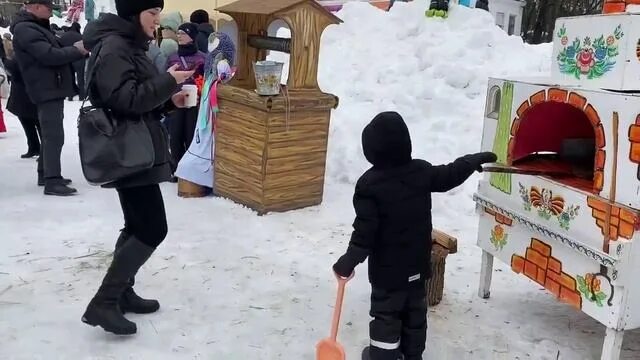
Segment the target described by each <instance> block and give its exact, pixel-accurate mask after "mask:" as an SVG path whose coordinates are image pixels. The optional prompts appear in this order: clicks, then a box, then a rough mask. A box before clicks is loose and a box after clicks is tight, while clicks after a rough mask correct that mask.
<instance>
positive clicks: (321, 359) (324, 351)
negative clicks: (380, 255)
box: [316, 274, 353, 360]
mask: <svg viewBox="0 0 640 360" xmlns="http://www.w3.org/2000/svg"><path fill="white" fill-rule="evenodd" d="M336 277H337V279H338V296H337V298H336V307H335V308H334V309H333V320H332V322H331V336H330V337H329V338H327V339H322V340H320V342H319V343H318V345H316V360H345V359H346V355H345V353H344V348H343V347H342V345H340V344H339V343H338V341H337V339H338V325H340V315H341V314H342V300H343V299H344V288H345V286H346V285H347V282H348V281H349V280H351V279H352V278H353V274H352V275H351V276H350V277H349V278H348V279H345V278H342V277H340V276H337V275H336Z"/></svg>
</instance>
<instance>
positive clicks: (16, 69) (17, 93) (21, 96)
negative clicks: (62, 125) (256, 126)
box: [4, 59, 38, 119]
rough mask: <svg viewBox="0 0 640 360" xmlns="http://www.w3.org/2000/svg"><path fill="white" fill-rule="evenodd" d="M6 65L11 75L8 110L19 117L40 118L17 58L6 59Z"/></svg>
mask: <svg viewBox="0 0 640 360" xmlns="http://www.w3.org/2000/svg"><path fill="white" fill-rule="evenodd" d="M4 66H5V68H6V69H7V72H8V73H9V75H10V76H11V92H10V93H9V100H7V110H9V111H10V112H11V113H12V114H13V115H15V116H17V117H19V118H26V119H38V109H37V108H36V105H35V104H34V103H33V102H32V101H31V99H30V98H29V95H28V94H27V88H26V86H25V84H24V79H23V78H22V73H21V72H20V66H18V63H17V62H16V61H15V59H6V60H5V62H4Z"/></svg>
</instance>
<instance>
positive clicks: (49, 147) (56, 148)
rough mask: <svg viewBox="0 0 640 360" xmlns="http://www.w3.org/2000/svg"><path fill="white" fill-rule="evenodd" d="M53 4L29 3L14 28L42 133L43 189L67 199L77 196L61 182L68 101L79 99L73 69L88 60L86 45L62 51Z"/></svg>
mask: <svg viewBox="0 0 640 360" xmlns="http://www.w3.org/2000/svg"><path fill="white" fill-rule="evenodd" d="M52 12H53V3H52V2H51V0H27V1H26V2H25V6H24V10H21V11H20V12H19V13H18V14H17V15H16V17H15V19H14V23H13V24H12V25H11V28H10V30H11V33H13V50H14V52H15V57H16V60H17V62H18V65H19V66H20V72H21V73H22V77H23V78H24V83H25V84H26V87H27V94H29V98H30V99H31V101H32V102H33V103H35V104H36V105H37V108H38V121H39V122H40V129H41V131H42V147H41V156H40V157H39V158H38V185H40V186H44V193H45V194H46V195H57V196H68V195H73V194H75V193H76V192H77V191H76V190H75V189H73V188H71V187H69V186H68V185H69V184H70V182H71V181H70V180H68V179H64V178H63V177H62V171H61V166H60V154H61V152H62V146H63V145H64V126H63V120H64V99H65V98H66V97H69V96H72V95H73V94H74V86H73V78H72V73H71V64H72V63H73V62H75V61H77V60H80V59H82V58H84V56H85V54H87V51H86V50H85V49H84V47H83V46H82V43H76V44H74V46H70V47H63V46H61V45H60V43H59V42H58V39H57V38H56V36H55V35H54V34H53V32H52V31H51V26H50V25H49V18H50V17H51V14H52Z"/></svg>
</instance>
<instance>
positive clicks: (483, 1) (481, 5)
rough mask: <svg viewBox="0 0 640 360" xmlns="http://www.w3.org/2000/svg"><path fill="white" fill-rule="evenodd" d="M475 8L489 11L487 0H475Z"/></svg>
mask: <svg viewBox="0 0 640 360" xmlns="http://www.w3.org/2000/svg"><path fill="white" fill-rule="evenodd" d="M476 9H482V10H487V11H489V0H478V1H476Z"/></svg>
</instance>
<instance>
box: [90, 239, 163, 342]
mask: <svg viewBox="0 0 640 360" xmlns="http://www.w3.org/2000/svg"><path fill="white" fill-rule="evenodd" d="M154 250H155V249H154V248H152V247H150V246H147V245H146V244H144V243H142V242H141V241H140V240H138V239H137V238H136V237H135V236H129V238H128V239H127V241H126V242H125V243H124V244H123V245H122V247H121V248H120V249H119V250H118V251H117V252H116V253H115V254H114V256H113V261H112V262H111V266H109V270H107V275H105V277H104V280H103V281H102V285H100V288H99V289H98V292H97V293H96V295H95V296H94V297H93V299H92V300H91V302H90V303H89V306H87V310H86V311H85V313H84V315H83V316H82V322H84V323H86V324H89V325H91V326H100V327H101V328H103V329H104V330H105V331H107V332H111V333H114V334H116V335H132V334H135V333H136V331H137V327H136V324H135V323H133V322H131V321H129V320H127V319H126V318H125V317H124V316H123V315H122V312H121V311H120V305H119V303H120V299H121V297H122V295H123V294H124V292H125V290H126V289H127V288H128V287H129V279H130V278H131V277H133V276H134V275H135V274H136V273H137V272H138V270H139V269H140V267H141V266H142V265H144V263H145V262H147V260H148V259H149V257H150V256H151V254H152V253H153V251H154Z"/></svg>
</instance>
